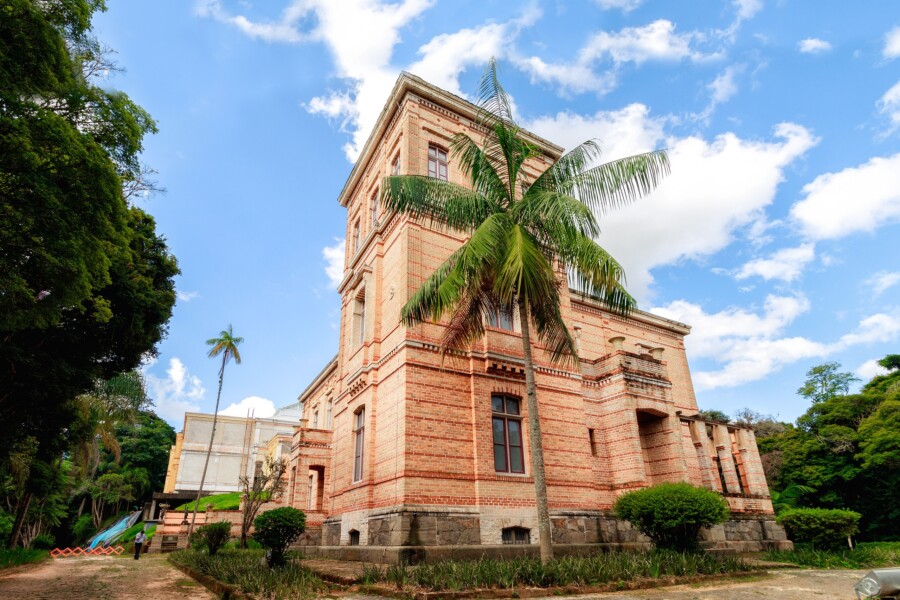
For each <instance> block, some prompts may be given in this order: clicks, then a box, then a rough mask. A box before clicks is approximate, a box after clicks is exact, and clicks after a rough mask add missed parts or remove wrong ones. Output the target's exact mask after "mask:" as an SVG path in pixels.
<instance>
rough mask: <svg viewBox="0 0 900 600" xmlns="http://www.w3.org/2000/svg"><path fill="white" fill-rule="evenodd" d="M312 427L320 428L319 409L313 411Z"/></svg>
mask: <svg viewBox="0 0 900 600" xmlns="http://www.w3.org/2000/svg"><path fill="white" fill-rule="evenodd" d="M312 428H313V429H318V428H319V411H316V412H314V413H313V418H312Z"/></svg>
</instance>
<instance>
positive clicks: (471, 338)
mask: <svg viewBox="0 0 900 600" xmlns="http://www.w3.org/2000/svg"><path fill="white" fill-rule="evenodd" d="M499 310H500V303H499V302H498V301H497V299H496V297H495V296H494V295H493V294H492V293H491V281H490V280H489V279H487V278H484V280H483V281H482V284H481V285H480V286H475V285H472V286H468V287H466V289H465V290H464V292H463V294H462V296H461V298H460V299H459V302H457V304H456V307H455V308H454V309H453V315H452V316H451V318H450V322H449V323H448V324H447V327H446V329H445V330H444V334H443V336H442V338H441V346H442V347H443V348H460V349H463V348H467V347H468V346H469V345H470V344H471V343H472V342H475V341H477V340H479V339H481V337H482V336H483V335H484V324H485V322H486V321H487V320H488V319H489V318H490V315H491V314H492V313H493V314H497V311H499Z"/></svg>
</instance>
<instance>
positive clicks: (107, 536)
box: [88, 510, 142, 549]
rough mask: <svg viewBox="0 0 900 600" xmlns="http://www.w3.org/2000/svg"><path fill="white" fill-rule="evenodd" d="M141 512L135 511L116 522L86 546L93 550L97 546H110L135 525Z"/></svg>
mask: <svg viewBox="0 0 900 600" xmlns="http://www.w3.org/2000/svg"><path fill="white" fill-rule="evenodd" d="M141 512H142V511H140V510H138V511H135V512H133V513H131V514H130V515H128V516H127V517H124V518H122V519H120V520H119V521H116V523H115V524H114V525H113V526H112V527H109V528H107V529H104V530H103V531H101V532H100V533H98V534H96V535H95V536H94V537H92V538H91V539H90V540H88V546H90V548H91V549H94V548H96V547H97V546H104V547H105V546H109V545H110V544H112V543H113V542H115V541H116V540H117V539H118V538H119V536H121V535H122V534H123V533H125V531H126V530H127V529H128V528H129V527H131V526H132V525H134V524H135V523H137V521H138V519H140V518H141Z"/></svg>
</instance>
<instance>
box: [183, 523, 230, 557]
mask: <svg viewBox="0 0 900 600" xmlns="http://www.w3.org/2000/svg"><path fill="white" fill-rule="evenodd" d="M230 537H231V521H220V522H218V523H210V524H209V525H203V526H202V527H198V528H197V531H195V532H194V533H193V535H192V536H191V545H192V546H200V547H202V548H206V551H207V552H208V553H209V555H210V556H215V555H216V553H217V552H218V551H219V550H221V549H222V547H224V546H225V544H226V543H227V542H228V538H230Z"/></svg>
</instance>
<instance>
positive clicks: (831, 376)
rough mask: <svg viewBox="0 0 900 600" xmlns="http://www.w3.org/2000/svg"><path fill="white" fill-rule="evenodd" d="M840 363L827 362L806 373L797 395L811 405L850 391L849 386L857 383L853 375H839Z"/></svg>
mask: <svg viewBox="0 0 900 600" xmlns="http://www.w3.org/2000/svg"><path fill="white" fill-rule="evenodd" d="M840 368H841V365H840V363H836V362H827V363H822V364H821V365H816V366H815V367H813V368H811V369H810V370H809V371H807V372H806V381H804V382H803V385H802V386H800V388H799V389H797V393H798V394H799V395H801V396H803V397H804V398H806V399H807V400H809V401H810V402H812V403H814V404H815V403H817V402H825V401H826V400H830V399H832V398H834V397H835V396H842V395H845V394H847V393H848V392H849V391H850V385H851V384H852V383H854V382H857V381H859V378H858V377H856V376H855V375H853V373H841V372H839V371H838V369H840Z"/></svg>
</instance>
